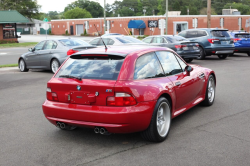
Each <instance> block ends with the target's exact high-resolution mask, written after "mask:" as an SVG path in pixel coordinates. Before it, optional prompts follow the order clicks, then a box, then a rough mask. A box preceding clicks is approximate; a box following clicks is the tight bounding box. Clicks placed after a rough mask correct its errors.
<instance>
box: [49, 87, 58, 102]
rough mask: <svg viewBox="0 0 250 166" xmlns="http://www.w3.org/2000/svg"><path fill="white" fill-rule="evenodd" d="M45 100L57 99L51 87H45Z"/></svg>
mask: <svg viewBox="0 0 250 166" xmlns="http://www.w3.org/2000/svg"><path fill="white" fill-rule="evenodd" d="M47 100H51V101H58V97H57V94H56V93H55V92H52V91H51V88H47Z"/></svg>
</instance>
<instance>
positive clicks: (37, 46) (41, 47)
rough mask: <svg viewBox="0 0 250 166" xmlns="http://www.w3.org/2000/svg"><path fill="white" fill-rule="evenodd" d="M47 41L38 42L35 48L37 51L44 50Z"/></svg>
mask: <svg viewBox="0 0 250 166" xmlns="http://www.w3.org/2000/svg"><path fill="white" fill-rule="evenodd" d="M45 42H46V41H41V42H40V43H38V44H37V45H36V46H35V47H34V50H35V51H39V50H42V49H43V46H44V43H45Z"/></svg>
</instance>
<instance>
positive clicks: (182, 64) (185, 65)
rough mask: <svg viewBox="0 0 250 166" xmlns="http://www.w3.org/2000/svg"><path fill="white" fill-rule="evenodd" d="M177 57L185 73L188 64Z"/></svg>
mask: <svg viewBox="0 0 250 166" xmlns="http://www.w3.org/2000/svg"><path fill="white" fill-rule="evenodd" d="M175 57H176V59H177V60H178V62H179V63H180V65H181V68H182V71H185V68H186V67H187V64H186V63H185V62H183V60H182V59H181V58H179V57H178V56H177V55H175Z"/></svg>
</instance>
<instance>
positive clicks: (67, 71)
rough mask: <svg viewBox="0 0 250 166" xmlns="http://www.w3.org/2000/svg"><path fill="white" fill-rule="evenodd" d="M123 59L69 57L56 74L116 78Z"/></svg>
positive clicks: (85, 77)
mask: <svg viewBox="0 0 250 166" xmlns="http://www.w3.org/2000/svg"><path fill="white" fill-rule="evenodd" d="M123 60H124V59H111V58H83V59H72V58H69V59H68V60H67V61H66V63H65V64H64V65H63V66H62V68H61V69H60V70H59V72H58V73H57V75H56V78H59V77H60V76H68V78H70V77H75V78H79V79H101V80H117V77H118V74H119V72H120V69H121V66H122V63H123Z"/></svg>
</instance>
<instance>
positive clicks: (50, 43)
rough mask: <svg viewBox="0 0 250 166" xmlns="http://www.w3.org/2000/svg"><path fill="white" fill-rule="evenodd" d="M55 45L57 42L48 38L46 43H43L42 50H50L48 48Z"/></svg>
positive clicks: (54, 47)
mask: <svg viewBox="0 0 250 166" xmlns="http://www.w3.org/2000/svg"><path fill="white" fill-rule="evenodd" d="M56 47H57V44H56V43H55V42H54V41H52V40H49V41H47V42H46V44H45V45H44V48H43V49H44V50H50V49H56Z"/></svg>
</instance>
